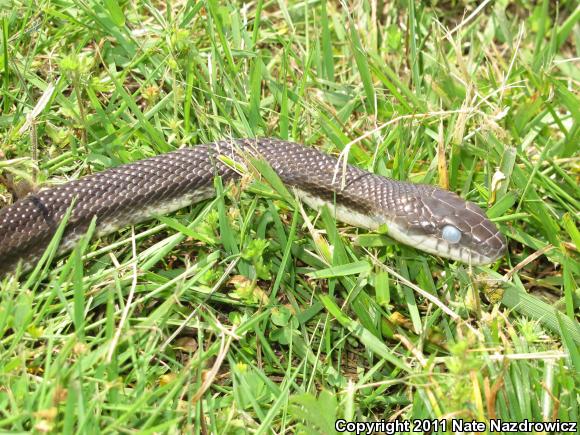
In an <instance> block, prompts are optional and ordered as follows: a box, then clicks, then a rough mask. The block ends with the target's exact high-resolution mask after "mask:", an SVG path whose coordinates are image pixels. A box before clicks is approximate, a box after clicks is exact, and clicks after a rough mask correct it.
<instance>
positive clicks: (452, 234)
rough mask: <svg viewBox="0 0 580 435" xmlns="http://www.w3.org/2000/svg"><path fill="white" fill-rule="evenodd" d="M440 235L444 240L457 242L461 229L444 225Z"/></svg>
mask: <svg viewBox="0 0 580 435" xmlns="http://www.w3.org/2000/svg"><path fill="white" fill-rule="evenodd" d="M441 236H442V237H443V239H444V240H445V241H447V242H449V243H451V244H455V243H459V241H460V240H461V231H459V230H458V229H457V228H455V227H454V226H453V225H445V226H444V227H443V230H441Z"/></svg>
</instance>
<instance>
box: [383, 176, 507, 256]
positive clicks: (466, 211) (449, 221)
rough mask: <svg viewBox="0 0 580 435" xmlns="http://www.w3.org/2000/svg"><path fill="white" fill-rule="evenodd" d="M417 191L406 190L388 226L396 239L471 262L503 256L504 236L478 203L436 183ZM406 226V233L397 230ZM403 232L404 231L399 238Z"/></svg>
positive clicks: (430, 251)
mask: <svg viewBox="0 0 580 435" xmlns="http://www.w3.org/2000/svg"><path fill="white" fill-rule="evenodd" d="M414 190H416V192H417V193H416V194H414V192H413V191H412V190H411V191H407V192H406V195H405V199H404V201H403V202H404V204H403V206H402V210H401V211H400V214H399V219H397V220H396V225H395V228H393V231H391V227H389V232H390V233H392V235H393V238H395V239H399V240H400V241H402V242H403V243H406V244H409V245H411V246H415V247H417V248H419V249H421V250H423V251H426V252H429V253H432V254H435V255H439V256H442V257H446V258H450V259H452V260H458V261H462V262H464V263H468V264H472V265H483V264H489V263H493V262H494V261H495V260H497V259H498V258H500V257H502V256H503V255H504V253H505V251H506V247H507V243H506V239H505V237H504V236H503V234H501V233H500V232H499V230H498V229H497V227H496V226H495V224H493V222H491V221H490V220H489V219H488V218H487V216H486V215H485V213H484V211H483V210H482V209H481V208H480V207H479V206H478V205H476V204H474V203H473V202H470V201H466V200H464V199H463V198H461V197H459V196H458V195H456V194H455V193H453V192H449V191H447V190H442V189H439V188H436V187H433V186H417V189H414ZM402 216H405V220H404V221H403V219H402ZM410 216H412V218H411V219H409V217H410ZM403 225H404V226H405V228H404V230H405V231H406V233H404V231H398V230H400V229H402V228H399V227H400V226H403ZM400 232H402V233H404V234H402V237H397V236H400V234H396V233H400ZM403 238H405V239H407V240H403Z"/></svg>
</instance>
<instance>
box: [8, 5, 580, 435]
mask: <svg viewBox="0 0 580 435" xmlns="http://www.w3.org/2000/svg"><path fill="white" fill-rule="evenodd" d="M2 3H3V4H5V2H2ZM163 3H164V2H150V1H147V0H144V1H135V2H124V1H123V2H120V1H117V0H105V1H104V2H85V1H80V2H72V1H69V0H61V1H47V0H40V1H38V2H28V1H15V2H13V3H12V5H11V7H10V8H3V11H2V13H1V17H0V18H1V20H0V23H1V26H2V37H1V45H2V51H1V52H0V57H1V61H0V69H1V70H2V82H1V84H0V92H1V94H0V95H1V99H2V101H1V102H0V107H1V110H2V117H1V118H0V143H1V152H2V157H3V158H4V159H5V160H4V161H2V162H0V170H1V171H2V173H3V180H4V181H5V182H6V183H5V184H6V185H7V186H8V187H10V183H9V182H7V181H10V180H12V179H14V180H16V181H26V182H28V183H31V184H36V185H50V184H54V183H61V182H64V181H66V180H68V179H71V178H76V177H78V176H80V175H83V174H87V173H91V172H95V171H100V170H103V169H105V168H108V167H111V166H115V165H118V164H122V163H126V162H130V161H134V160H137V159H140V158H144V157H148V156H152V155H155V154H159V153H163V152H166V151H169V150H172V149H175V148H178V147H181V146H188V145H193V144H197V143H203V142H210V141H213V140H217V139H223V138H228V137H247V136H275V137H279V138H283V139H292V140H296V141H300V142H303V143H306V144H308V145H310V146H314V147H318V148H321V149H323V150H325V151H327V152H330V153H334V154H338V153H339V152H343V151H345V152H347V153H348V156H349V161H350V162H351V163H353V164H356V165H358V166H360V167H362V168H364V169H367V170H370V171H373V172H375V173H378V174H381V175H385V176H390V177H393V178H396V179H402V180H412V181H417V182H426V183H432V184H441V185H443V186H445V187H448V188H449V189H450V190H453V191H456V192H458V193H460V194H461V195H462V196H463V197H465V198H467V199H470V200H472V201H474V202H476V203H479V204H480V205H482V206H483V207H484V208H486V209H487V210H488V214H489V216H490V217H492V218H493V219H494V220H495V221H496V222H497V224H498V225H499V226H500V228H501V230H502V231H503V232H504V234H506V235H507V237H508V239H509V244H510V249H509V253H508V255H507V256H506V257H505V258H503V259H502V260H500V261H499V262H498V263H497V264H495V265H492V266H491V267H478V268H474V269H473V270H472V269H470V268H468V267H467V266H465V265H462V264H458V263H454V262H447V261H443V260H441V259H438V258H435V257H432V256H429V255H426V254H423V253H421V252H418V251H416V250H414V249H413V248H410V247H405V246H401V245H398V244H396V243H394V242H392V241H391V240H390V239H389V238H388V237H387V236H386V235H384V234H381V233H367V232H364V231H362V230H358V229H356V228H351V227H347V226H345V225H342V224H336V222H335V221H334V219H333V217H332V216H331V215H330V214H329V213H328V212H325V211H323V212H322V213H320V214H316V213H314V212H313V211H311V210H309V209H305V208H303V207H302V205H301V204H300V203H298V202H297V201H296V200H295V199H294V198H293V197H292V196H291V195H289V194H288V192H285V191H284V189H283V188H280V186H279V185H278V183H277V180H276V177H275V176H274V175H273V174H272V173H271V172H269V171H268V168H264V167H262V168H260V172H261V176H259V177H254V178H255V179H254V180H253V181H252V180H251V179H250V178H251V177H248V179H247V180H244V182H243V183H242V184H243V189H240V188H239V186H228V185H225V186H222V185H221V182H220V181H219V180H216V183H217V184H216V186H217V189H218V192H219V194H218V196H217V197H216V199H215V200H212V201H208V202H206V203H202V204H197V205H194V206H192V207H190V208H189V209H186V210H182V211H180V212H178V213H176V214H174V215H170V216H167V217H164V218H160V219H159V220H157V221H152V222H149V223H147V224H143V225H139V226H137V227H135V228H128V229H126V230H124V231H122V232H120V233H119V234H116V235H114V236H110V237H107V238H103V239H100V240H90V239H89V238H88V237H87V238H86V239H85V240H84V241H83V243H81V244H80V246H79V247H77V249H76V250H75V251H74V252H73V253H72V254H71V255H70V256H67V257H65V258H63V259H61V260H59V261H53V262H45V263H42V262H41V263H40V264H39V265H38V268H37V272H36V273H33V274H31V275H28V276H21V277H20V278H19V279H15V278H8V279H4V281H3V282H2V283H1V284H0V289H1V290H0V301H1V303H0V430H2V431H11V432H25V431H34V432H63V433H72V432H86V433H93V432H105V433H107V432H109V433H111V432H132V431H135V430H140V431H143V432H144V433H152V432H156V433H163V432H168V433H176V432H179V431H184V432H189V431H195V432H196V433H244V432H246V431H250V432H256V433H274V432H275V433H281V432H286V431H289V432H302V431H308V432H313V431H317V432H319V433H334V431H335V428H334V421H335V419H336V418H344V419H346V420H348V421H353V420H359V421H361V420H365V421H373V420H380V419H383V418H384V419H385V420H389V419H394V418H397V417H398V418H401V419H450V418H456V419H458V418H461V419H466V420H472V419H475V420H480V421H486V420H487V419H490V418H501V419H503V420H506V421H522V420H523V419H528V420H531V421H544V420H555V419H560V420H563V421H577V420H578V419H579V418H580V416H579V407H578V373H579V372H580V355H579V353H578V344H579V343H580V338H579V337H580V328H579V326H578V305H579V298H580V294H579V292H578V288H579V287H580V286H579V285H578V283H579V281H580V259H579V256H578V247H579V246H580V233H579V231H578V220H579V218H580V215H579V210H580V207H579V205H580V199H579V198H580V188H579V187H578V186H579V183H578V181H579V177H580V172H579V168H580V166H579V163H580V155H579V153H578V149H579V143H580V140H579V139H580V135H579V120H580V113H579V109H578V108H579V107H580V105H579V104H578V103H579V101H578V82H579V81H580V74H579V69H578V55H579V50H580V48H579V46H580V45H579V44H580V27H579V25H578V21H579V19H580V8H579V7H578V6H577V5H575V2H571V1H561V2H559V3H554V2H548V1H540V2H538V3H537V4H536V3H535V2H530V1H526V0H524V1H520V2H516V3H511V4H509V3H508V2H483V3H482V4H481V5H480V6H476V4H475V3H474V2H464V1H461V2H444V3H440V4H436V5H432V6H426V5H423V4H417V3H415V2H411V1H399V2H395V3H393V4H392V3H388V4H383V2H376V1H360V2H356V3H354V4H351V3H349V4H346V3H338V2H328V1H326V0H321V1H313V2H290V3H286V2H264V1H262V0H257V1H256V2H255V3H249V4H245V5H244V4H241V3H240V4H238V3H231V2H216V1H212V0H207V1H200V2H185V1H180V2H171V5H170V6H167V7H165V6H164V5H163ZM43 95H44V98H43ZM0 195H1V199H2V200H3V201H4V203H9V202H10V201H11V195H10V193H9V190H8V189H7V188H0ZM55 242H56V241H55ZM52 253H54V249H52V250H51V249H49V251H48V252H47V256H46V258H47V259H48V258H49V256H50V255H52Z"/></svg>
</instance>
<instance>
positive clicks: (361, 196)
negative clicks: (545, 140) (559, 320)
mask: <svg viewBox="0 0 580 435" xmlns="http://www.w3.org/2000/svg"><path fill="white" fill-rule="evenodd" d="M248 156H252V157H258V158H260V159H264V160H265V161H266V162H267V163H268V164H269V165H270V166H271V167H272V168H273V169H274V171H275V172H276V173H277V174H278V176H279V177H280V179H281V180H282V181H283V182H284V183H285V185H286V186H288V187H291V188H293V189H294V191H295V192H296V193H297V195H298V196H299V197H300V198H301V199H302V200H303V201H304V202H305V203H306V204H308V205H309V206H311V207H313V208H315V209H320V208H321V207H322V206H323V205H325V204H326V205H328V206H329V208H330V210H331V211H332V212H333V213H334V215H335V216H336V218H337V219H338V220H340V221H343V222H346V223H348V224H352V225H355V226H359V227H364V228H368V229H371V230H374V229H377V228H379V227H381V226H383V225H385V226H386V228H387V231H388V234H389V235H390V236H391V237H392V238H393V239H395V240H398V241H399V242H401V243H404V244H407V245H411V246H413V247H415V248H417V249H420V250H422V251H425V252H428V253H431V254H436V255H439V256H441V257H446V258H450V259H454V260H459V261H462V262H465V263H470V264H473V265H481V264H488V263H491V262H493V261H495V260H497V259H498V258H500V257H501V256H502V255H503V254H504V252H505V250H506V240H505V238H504V236H503V235H502V234H501V233H500V232H499V231H498V229H497V228H496V226H495V225H494V224H493V223H492V222H490V221H489V219H487V217H486V216H485V214H484V212H483V211H482V210H481V208H480V207H478V206H477V205H475V204H474V203H472V202H469V201H465V200H463V199H462V198H460V197H459V196H457V195H456V194H455V193H452V192H449V191H446V190H442V189H440V188H437V187H434V186H430V185H421V184H413V183H406V182H400V181H395V180H391V179H388V178H385V177H381V176H378V175H374V174H371V173H369V172H366V171H363V170H361V169H359V168H356V167H354V166H351V165H344V166H343V165H342V164H340V162H338V160H337V159H335V158H334V157H331V156H329V155H327V154H324V153H322V152H320V151H317V150H315V149H313V148H307V147H305V146H303V145H300V144H297V143H293V142H286V141H281V140H277V139H236V140H229V141H222V142H215V143H212V144H207V145H198V146H195V147H192V148H184V149H179V150H177V151H173V152H170V153H167V154H162V155H159V156H156V157H151V158H148V159H144V160H140V161H137V162H135V163H130V164H126V165H122V166H119V167H115V168H112V169H108V170H106V171H103V172H99V173H95V174H93V175H89V176H86V177H83V178H80V179H78V180H75V181H70V182H68V183H65V184H62V185H60V186H57V187H53V188H49V189H43V190H40V191H39V192H37V193H34V194H30V195H28V196H26V197H24V198H22V199H20V200H18V201H16V202H15V203H14V204H13V205H11V206H8V207H5V208H3V209H1V210H0V276H1V275H5V274H7V273H9V272H11V271H13V270H14V269H15V268H16V266H17V265H18V264H19V263H21V264H22V269H23V270H27V269H30V268H31V267H32V266H33V265H34V264H35V263H36V262H37V261H38V260H39V258H40V257H41V255H42V253H43V252H44V250H45V249H46V247H47V246H48V244H49V242H50V240H51V239H52V237H53V236H54V234H55V231H56V229H57V227H58V225H59V223H60V221H61V219H62V218H63V216H64V215H65V213H66V211H67V209H68V208H69V207H70V206H71V204H73V201H74V208H73V209H72V214H71V216H70V218H69V221H68V222H67V226H66V229H65V232H64V235H63V237H62V240H61V243H60V247H59V253H64V252H66V251H69V250H71V249H72V248H73V247H74V246H75V244H76V243H77V242H78V240H79V239H80V237H81V236H82V235H83V234H84V233H85V232H86V231H87V229H88V227H89V224H90V222H91V220H92V219H93V217H95V216H96V234H97V235H105V234H109V233H111V232H114V231H116V230H118V229H120V228H122V227H125V226H128V225H132V224H137V223H139V222H143V221H145V220H147V219H151V218H152V217H154V216H156V215H160V214H165V213H169V212H172V211H175V210H177V209H179V208H182V207H185V206H187V205H189V204H192V203H194V202H198V201H202V200H204V199H208V198H211V197H212V196H214V195H215V191H214V187H213V186H214V184H213V180H214V177H215V176H216V175H220V176H221V177H222V179H223V181H224V182H225V181H229V180H234V179H238V178H239V177H240V175H239V174H238V172H237V171H236V170H234V169H233V168H232V166H231V165H230V164H227V163H226V162H225V161H224V160H227V159H230V163H231V161H232V160H233V161H234V162H239V163H241V164H245V163H246V162H248ZM224 157H225V158H226V159H224Z"/></svg>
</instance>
